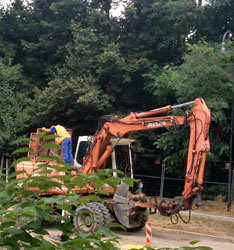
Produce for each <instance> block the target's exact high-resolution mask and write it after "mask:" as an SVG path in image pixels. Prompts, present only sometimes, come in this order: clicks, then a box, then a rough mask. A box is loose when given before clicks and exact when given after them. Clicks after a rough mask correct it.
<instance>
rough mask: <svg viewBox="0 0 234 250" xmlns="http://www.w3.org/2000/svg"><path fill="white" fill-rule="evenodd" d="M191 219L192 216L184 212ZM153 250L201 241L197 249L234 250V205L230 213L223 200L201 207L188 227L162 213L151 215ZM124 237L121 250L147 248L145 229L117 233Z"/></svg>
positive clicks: (194, 213)
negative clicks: (213, 204)
mask: <svg viewBox="0 0 234 250" xmlns="http://www.w3.org/2000/svg"><path fill="white" fill-rule="evenodd" d="M182 217H183V219H184V220H185V221H186V220H188V213H182ZM149 221H150V222H151V223H152V231H153V236H152V247H154V248H159V247H173V248H174V247H182V246H188V245H189V242H190V241H194V240H199V243H197V244H196V245H197V246H208V247H211V248H212V249H214V250H233V249H234V204H233V206H232V209H231V211H227V208H226V204H225V203H224V202H223V201H222V198H218V199H217V200H216V206H201V207H200V208H199V209H197V208H195V207H194V209H193V210H192V214H191V220H190V223H188V224H185V223H183V222H182V221H181V219H179V221H178V223H177V224H172V223H171V221H170V218H169V217H164V216H161V215H160V214H159V213H156V214H151V215H150V216H149ZM117 233H118V234H119V235H120V237H121V240H120V248H121V249H131V248H133V247H134V248H140V247H143V246H144V245H145V230H143V231H141V232H137V233H126V232H117Z"/></svg>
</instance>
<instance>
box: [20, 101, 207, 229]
mask: <svg viewBox="0 0 234 250" xmlns="http://www.w3.org/2000/svg"><path fill="white" fill-rule="evenodd" d="M188 105H193V108H192V109H191V110H190V111H187V112H186V113H185V116H170V115H166V116H159V115H160V114H162V113H166V112H169V111H171V110H173V109H177V108H182V107H185V106H188ZM178 126H179V127H181V126H182V127H186V126H189V127H190V141H189V148H188V157H187V169H186V174H185V184H184V191H183V193H182V196H183V201H177V200H174V199H162V200H160V199H158V198H157V197H148V196H146V195H144V194H143V193H141V191H140V185H138V188H137V189H136V190H134V191H133V190H131V189H130V188H129V186H128V185H126V184H124V183H121V184H120V185H118V187H117V189H116V190H114V189H113V188H111V187H105V189H106V191H107V192H108V193H109V194H110V196H108V197H101V199H100V202H89V203H88V204H86V205H79V206H78V207H77V208H76V210H77V214H78V215H77V216H76V217H74V218H73V222H74V225H75V226H76V227H79V226H81V225H84V224H86V226H85V227H84V226H83V229H82V230H83V231H84V232H92V231H94V230H95V228H96V227H97V226H99V225H101V226H105V225H106V221H108V219H110V218H111V217H112V218H115V219H116V220H117V221H118V222H119V223H120V224H122V225H123V226H125V227H126V228H127V229H128V230H129V231H136V230H139V229H141V228H143V227H144V226H145V223H146V221H147V218H148V211H150V212H156V211H157V210H158V211H159V212H160V214H162V215H164V216H171V220H172V222H173V219H172V218H173V216H175V218H176V222H177V221H178V216H179V217H180V218H181V219H182V220H183V221H184V219H183V218H182V217H181V215H180V214H179V212H180V211H184V210H189V211H191V208H192V203H193V200H194V199H195V197H196V196H197V194H198V192H200V191H202V189H203V186H202V185H203V176H204V169H205V161H206V153H207V152H208V151H209V150H210V143H209V135H208V132H209V127H210V110H209V109H208V107H207V105H206V103H205V101H204V100H203V99H201V98H197V99H195V100H194V101H192V102H187V103H183V104H179V105H175V106H171V105H168V106H166V107H162V108H157V109H153V110H150V111H147V112H139V113H130V114H129V115H128V116H126V117H123V118H119V117H117V116H106V117H102V124H101V125H100V126H99V128H98V130H97V132H96V133H95V135H94V136H93V137H92V140H91V143H90V144H89V147H88V148H86V150H85V152H86V153H85V156H84V157H82V158H83V163H82V164H81V165H79V167H77V168H76V170H74V171H72V173H73V174H79V173H82V174H84V175H88V174H92V173H95V172H96V171H97V170H98V169H104V168H106V166H107V160H108V159H109V157H110V156H111V155H112V154H113V152H114V151H115V148H116V146H117V145H118V144H119V143H120V141H121V140H122V139H123V138H124V137H128V136H129V135H130V134H131V133H133V132H136V131H142V130H152V129H159V128H164V127H174V128H177V127H178ZM40 131H41V129H38V131H37V132H40ZM31 137H32V138H34V139H35V140H34V142H31V145H30V146H31V147H32V148H34V151H35V152H37V153H38V152H39V151H40V150H41V149H40V145H41V142H40V139H38V138H37V139H36V136H35V134H31ZM113 137H114V138H115V140H114V141H113ZM40 153H42V154H45V153H46V152H40ZM57 153H58V152H57ZM30 154H31V153H29V156H30ZM31 157H32V160H31V161H29V162H21V163H19V164H18V165H17V166H16V170H18V171H22V170H26V172H27V173H32V172H33V171H34V170H35V169H36V167H37V166H38V164H40V162H39V163H38V162H36V161H34V157H35V154H34V155H31ZM51 164H52V163H51ZM52 174H56V173H53V172H52ZM23 175H25V174H21V175H19V176H18V178H20V177H23ZM92 188H93V186H92V185H88V184H87V186H86V187H83V188H79V187H78V186H77V188H75V189H74V190H73V191H75V192H76V193H78V194H84V195H86V194H88V192H89V190H91V189H92ZM31 190H32V191H35V192H40V190H39V189H38V188H36V187H34V188H31ZM66 193H68V189H67V188H66V187H65V186H64V187H63V188H62V189H50V190H48V191H46V192H45V194H47V195H48V194H54V195H55V194H57V195H59V194H66ZM81 212H82V214H83V215H84V213H85V212H87V218H84V217H83V216H82V217H81V216H79V213H81ZM87 219H89V220H91V221H92V223H85V222H87ZM174 222H175V221H174ZM184 222H186V221H184Z"/></svg>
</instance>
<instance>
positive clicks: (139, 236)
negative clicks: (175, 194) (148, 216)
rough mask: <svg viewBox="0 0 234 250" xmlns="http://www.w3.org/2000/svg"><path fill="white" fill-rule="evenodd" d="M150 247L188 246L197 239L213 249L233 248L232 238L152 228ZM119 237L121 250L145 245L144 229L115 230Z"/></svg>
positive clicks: (233, 249)
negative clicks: (133, 231)
mask: <svg viewBox="0 0 234 250" xmlns="http://www.w3.org/2000/svg"><path fill="white" fill-rule="evenodd" d="M152 231H153V234H152V247H153V248H160V247H172V248H175V247H182V246H188V245H189V242H190V241H193V240H199V243H197V244H196V245H197V246H208V247H211V248H213V249H214V250H234V238H233V239H231V238H225V237H223V238H222V237H215V236H212V235H204V234H199V233H188V232H182V231H176V230H168V229H156V228H153V230H152ZM117 233H118V235H119V236H120V237H121V240H120V241H119V243H120V244H119V247H120V248H121V249H122V250H126V249H131V248H134V247H135V248H140V247H143V246H145V244H146V241H145V232H144V230H143V231H141V232H137V233H126V232H120V231H119V232H117Z"/></svg>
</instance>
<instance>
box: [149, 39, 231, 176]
mask: <svg viewBox="0 0 234 250" xmlns="http://www.w3.org/2000/svg"><path fill="white" fill-rule="evenodd" d="M233 52H234V50H233V47H230V48H229V52H228V53H227V55H225V56H224V55H222V54H219V53H218V48H217V49H214V48H213V47H211V46H209V45H208V44H206V43H200V44H197V45H190V44H187V53H186V54H185V56H184V57H183V60H184V63H183V64H181V65H180V66H166V67H164V69H163V70H160V71H152V73H151V74H149V75H148V79H149V83H148V85H147V86H146V88H147V89H148V91H150V92H153V94H154V95H155V96H156V97H157V98H158V100H161V102H165V100H166V99H168V98H169V97H170V96H173V93H174V97H173V99H172V100H173V103H183V102H188V101H192V100H194V99H195V98H197V97H201V98H204V99H205V101H206V103H207V105H208V107H209V108H210V109H211V113H212V115H211V119H212V124H211V131H210V141H211V148H212V152H211V153H209V157H208V164H207V165H211V164H216V165H218V163H219V162H221V161H222V160H223V161H225V160H226V161H227V158H228V154H229V146H228V143H229V136H230V125H229V124H230V105H231V98H232V93H233V86H234V84H233V76H232V63H231V62H230V61H231V60H233V57H234V53H233ZM155 72H157V73H156V74H155ZM162 90H166V91H165V92H166V93H167V94H166V95H163V96H161V93H162ZM217 96H218V98H217ZM173 103H171V104H173ZM172 114H174V113H172ZM175 142H176V143H175ZM155 145H156V146H157V148H159V149H161V150H163V152H164V153H163V154H164V157H167V158H166V159H167V161H168V166H169V170H170V171H172V172H173V171H177V170H176V169H177V168H173V166H174V165H175V166H179V165H182V164H181V162H182V160H183V161H184V160H185V156H186V155H187V154H186V151H187V150H186V149H187V140H183V138H181V139H179V138H178V136H177V135H173V134H172V133H170V132H166V133H165V134H163V135H162V136H160V137H159V138H158V140H157V141H156V142H155ZM181 145H183V148H182V149H181ZM178 152H179V155H180V157H178ZM222 169H223V166H221V168H219V171H222ZM179 172H180V174H181V175H182V173H183V172H184V170H182V172H181V168H180V169H179V171H178V173H179Z"/></svg>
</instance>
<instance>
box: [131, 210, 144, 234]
mask: <svg viewBox="0 0 234 250" xmlns="http://www.w3.org/2000/svg"><path fill="white" fill-rule="evenodd" d="M136 219H137V220H140V225H139V226H138V227H132V228H127V231H128V232H137V231H140V230H142V229H143V228H144V226H145V224H146V222H147V221H148V210H147V209H146V210H145V211H144V212H143V213H142V214H141V215H139V217H138V218H136Z"/></svg>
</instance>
